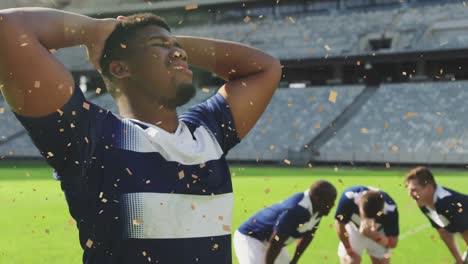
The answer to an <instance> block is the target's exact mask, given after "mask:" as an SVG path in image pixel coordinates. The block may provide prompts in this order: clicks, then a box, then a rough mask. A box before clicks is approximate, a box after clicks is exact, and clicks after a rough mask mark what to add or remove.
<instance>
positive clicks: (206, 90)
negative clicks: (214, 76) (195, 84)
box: [202, 88, 210, 93]
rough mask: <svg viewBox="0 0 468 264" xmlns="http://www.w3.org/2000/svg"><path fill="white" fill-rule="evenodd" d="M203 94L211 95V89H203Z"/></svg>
mask: <svg viewBox="0 0 468 264" xmlns="http://www.w3.org/2000/svg"><path fill="white" fill-rule="evenodd" d="M202 92H204V93H209V92H210V89H208V88H203V89H202Z"/></svg>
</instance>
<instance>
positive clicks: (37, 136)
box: [16, 88, 106, 175]
mask: <svg viewBox="0 0 468 264" xmlns="http://www.w3.org/2000/svg"><path fill="white" fill-rule="evenodd" d="M105 116H106V115H105V111H103V110H102V109H100V108H99V107H97V106H96V105H93V104H91V103H89V102H87V101H86V100H85V97H84V95H83V93H82V92H81V90H80V89H79V88H75V89H74V91H73V94H72V96H71V97H70V99H69V100H68V102H67V103H66V104H65V105H64V106H63V107H62V108H61V109H57V111H56V112H55V113H52V114H50V115H48V116H44V117H25V116H21V115H19V114H16V117H17V118H18V120H19V121H20V122H21V124H22V125H23V126H24V127H25V128H26V130H27V131H28V134H29V136H30V137H31V139H32V140H33V142H34V144H35V145H36V147H37V148H38V149H39V151H40V152H41V154H42V155H43V156H44V157H45V159H46V160H47V162H48V163H49V165H51V166H52V167H53V168H54V169H55V170H56V171H57V172H58V174H59V175H61V173H60V172H61V171H62V170H63V169H65V168H67V169H69V167H71V166H74V167H76V166H79V165H81V164H83V162H85V161H86V159H88V158H90V157H91V155H92V152H93V150H94V147H95V146H96V142H97V140H98V137H99V133H100V131H101V130H102V120H103V119H104V118H105ZM71 164H72V165H71ZM67 165H68V166H67Z"/></svg>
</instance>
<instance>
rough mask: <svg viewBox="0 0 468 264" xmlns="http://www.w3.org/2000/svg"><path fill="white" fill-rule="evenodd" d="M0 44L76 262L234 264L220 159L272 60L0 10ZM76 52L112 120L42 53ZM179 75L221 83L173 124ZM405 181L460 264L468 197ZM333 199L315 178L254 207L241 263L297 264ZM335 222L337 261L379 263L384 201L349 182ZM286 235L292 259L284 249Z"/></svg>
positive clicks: (272, 69)
mask: <svg viewBox="0 0 468 264" xmlns="http://www.w3.org/2000/svg"><path fill="white" fill-rule="evenodd" d="M0 39H1V41H0V88H1V90H2V94H3V97H4V98H5V100H6V102H7V103H8V104H9V105H10V107H11V109H12V110H13V111H14V113H15V115H16V117H17V118H18V120H19V121H20V122H21V124H22V125H23V126H24V127H25V128H26V130H27V131H28V133H29V136H30V137H31V139H32V140H33V142H34V144H35V145H36V147H37V148H38V149H39V150H40V152H41V154H42V155H43V156H44V158H45V159H46V160H47V162H48V164H49V165H50V166H51V167H53V169H54V175H55V178H56V179H58V180H59V181H60V183H61V187H62V190H63V192H64V194H65V197H66V202H67V204H68V207H69V210H70V214H71V215H72V217H73V218H74V219H75V220H76V223H77V227H78V229H79V238H80V243H81V247H82V248H83V263H85V264H119V263H122V264H126V263H128V264H140V263H159V264H166V263H168V264H188V263H207V264H229V263H232V253H231V230H230V228H226V227H230V226H232V210H233V202H234V197H233V187H232V181H231V177H230V172H229V167H228V163H227V161H226V155H227V153H228V152H229V150H230V149H232V148H233V147H234V146H235V145H236V144H238V143H239V142H240V141H241V139H242V138H244V137H245V136H246V135H247V133H248V132H249V131H250V130H251V128H252V127H253V126H254V125H255V123H256V122H257V120H258V119H259V117H260V116H261V115H262V113H263V112H264V110H265V108H266V107H267V105H268V103H269V101H270V99H271V97H272V95H273V94H274V92H275V90H276V88H277V87H278V83H279V81H280V79H281V76H282V66H281V64H280V62H279V60H277V59H276V58H273V57H272V56H270V55H268V54H266V53H265V52H262V51H260V50H258V49H255V48H253V47H249V46H246V45H243V44H240V43H234V42H230V41H222V40H216V39H208V38H200V37H193V36H179V35H174V34H172V33H171V28H170V27H169V25H168V24H167V23H166V22H165V21H164V20H163V19H162V18H161V17H159V16H157V15H154V14H150V13H147V14H136V15H132V16H128V17H124V16H119V17H118V18H116V19H114V18H108V19H96V18H91V17H88V16H84V15H80V14H74V13H70V12H64V11H60V10H55V9H47V8H34V7H31V8H12V9H4V10H0ZM76 45H83V46H85V47H86V48H87V50H88V54H89V58H90V62H91V63H92V64H93V65H94V66H95V67H96V69H97V70H98V71H99V72H100V73H101V74H102V77H103V79H104V80H105V82H106V88H107V91H108V92H109V93H110V94H111V95H112V97H113V98H114V100H115V103H116V104H117V106H118V109H119V113H118V114H117V113H112V112H110V111H108V110H105V109H102V108H101V107H99V106H98V105H95V104H93V103H92V102H90V101H88V100H87V99H86V98H85V97H84V95H83V93H82V91H81V90H80V89H79V88H76V86H75V81H74V80H73V76H72V74H71V73H70V72H69V71H68V70H67V69H66V68H65V67H64V66H63V65H62V64H61V63H60V62H59V61H58V60H56V58H55V57H54V56H53V55H52V50H57V49H60V48H65V47H71V46H76ZM189 65H190V66H196V67H199V68H202V69H204V70H206V71H209V72H211V73H213V74H216V75H217V76H218V77H220V78H221V79H223V80H224V81H225V84H224V85H222V86H221V87H220V88H219V90H218V93H217V94H216V95H214V96H213V97H212V98H210V99H208V100H207V101H206V102H203V103H200V104H198V105H196V106H194V107H192V108H190V109H189V110H188V111H187V112H186V113H184V114H182V115H181V116H178V115H177V111H176V108H177V107H179V106H181V105H184V104H185V103H187V102H188V101H189V100H190V99H191V98H192V97H193V96H194V94H195V91H196V90H195V87H194V86H193V84H192V82H193V80H192V79H193V74H192V71H191V70H190V69H189ZM406 181H407V186H408V192H409V194H410V195H411V197H413V198H414V199H415V200H416V202H417V204H418V205H419V207H420V208H421V211H422V212H423V213H424V214H425V215H426V216H427V217H428V219H429V221H430V222H431V224H432V225H433V226H434V227H435V228H437V230H438V232H439V233H440V236H441V238H442V239H443V241H444V242H445V243H446V245H447V247H448V248H449V250H450V252H451V253H452V255H453V256H454V258H455V260H456V263H457V264H462V263H463V261H464V260H463V259H462V258H463V256H462V253H461V252H460V251H459V249H458V247H457V245H456V242H455V239H454V234H455V233H461V234H462V237H463V238H464V241H465V243H467V244H468V211H467V209H466V208H467V207H468V197H467V196H466V195H464V194H461V193H457V192H455V191H453V190H450V189H447V188H445V187H442V186H440V185H437V184H436V182H435V180H434V178H433V176H432V174H431V173H430V171H429V170H428V169H426V168H416V169H414V170H412V171H411V172H410V173H409V174H408V176H407V178H406ZM336 198H337V192H336V189H335V187H334V186H333V185H332V184H331V183H329V182H327V181H318V182H316V183H314V184H313V185H312V187H311V188H310V189H308V190H306V191H304V192H303V193H298V194H295V195H293V196H291V197H289V198H287V199H285V200H284V201H283V202H280V203H278V204H275V205H272V206H271V207H268V208H266V209H264V210H261V211H260V212H258V213H257V214H255V215H254V216H252V217H251V218H250V219H248V220H247V221H246V222H245V223H244V224H242V225H241V226H240V227H239V229H238V230H237V231H235V234H234V238H233V240H234V248H235V251H236V254H237V256H238V259H239V262H240V263H241V264H249V263H250V264H257V263H258V264H260V263H261V264H264V263H268V264H272V263H296V262H297V261H298V259H299V257H300V256H301V254H302V253H303V252H304V250H305V249H306V248H307V246H308V245H309V244H310V242H311V241H312V239H313V237H314V234H315V232H316V230H317V228H318V226H319V223H320V221H321V218H322V217H324V216H326V215H328V214H329V212H331V210H332V208H333V206H334V203H335V200H336ZM335 218H336V230H337V236H338V238H339V240H340V243H339V245H338V255H339V256H340V259H341V262H342V263H359V262H360V261H361V256H362V254H363V252H364V251H367V253H368V254H369V255H370V257H371V259H372V262H373V263H388V262H389V259H390V256H391V253H390V250H391V249H393V248H395V247H396V246H397V242H398V236H399V224H398V209H397V205H396V203H395V202H394V200H393V199H392V198H391V197H390V195H389V194H387V193H386V192H384V191H382V190H377V189H374V188H371V187H367V186H351V187H349V188H348V189H346V190H345V191H344V192H343V193H342V194H341V195H340V198H339V202H338V205H337V209H336V213H335ZM295 239H300V241H299V243H298V244H297V249H296V253H295V254H294V256H293V257H292V258H290V257H289V256H288V254H287V252H286V250H285V249H284V246H285V245H287V244H289V243H291V242H292V241H294V240H295ZM425 253H426V254H430V253H428V252H425ZM465 255H466V254H465ZM63 262H64V263H66V262H67V261H66V260H64V261H63ZM465 262H466V256H465Z"/></svg>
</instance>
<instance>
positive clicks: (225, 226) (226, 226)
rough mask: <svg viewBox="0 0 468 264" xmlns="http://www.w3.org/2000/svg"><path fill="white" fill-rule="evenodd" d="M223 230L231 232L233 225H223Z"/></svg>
mask: <svg viewBox="0 0 468 264" xmlns="http://www.w3.org/2000/svg"><path fill="white" fill-rule="evenodd" d="M223 230H224V231H226V232H231V227H230V226H229V225H223Z"/></svg>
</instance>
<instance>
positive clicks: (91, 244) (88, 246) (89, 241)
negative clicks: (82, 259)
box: [86, 239, 93, 248]
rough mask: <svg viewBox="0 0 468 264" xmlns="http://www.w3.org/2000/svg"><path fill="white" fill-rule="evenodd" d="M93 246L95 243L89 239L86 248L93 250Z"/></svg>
mask: <svg viewBox="0 0 468 264" xmlns="http://www.w3.org/2000/svg"><path fill="white" fill-rule="evenodd" d="M92 246H93V241H92V240H91V239H88V241H86V247H87V248H91V247H92Z"/></svg>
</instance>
